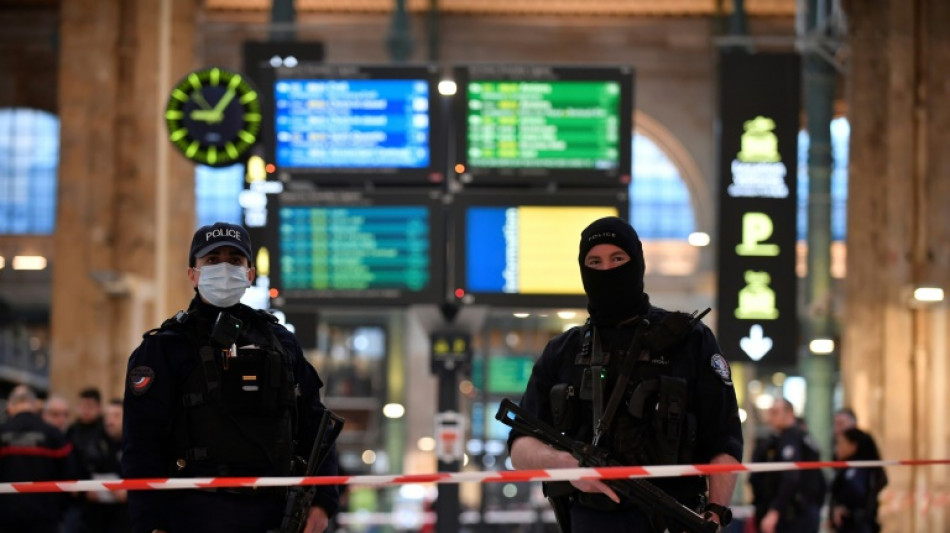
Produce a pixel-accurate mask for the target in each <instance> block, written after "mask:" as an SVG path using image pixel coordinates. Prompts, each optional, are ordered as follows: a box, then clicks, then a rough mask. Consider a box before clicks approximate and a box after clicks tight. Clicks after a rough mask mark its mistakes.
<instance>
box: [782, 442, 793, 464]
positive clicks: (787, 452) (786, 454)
mask: <svg viewBox="0 0 950 533" xmlns="http://www.w3.org/2000/svg"><path fill="white" fill-rule="evenodd" d="M793 457H795V447H794V446H792V445H791V444H787V445H786V446H785V447H784V448H782V459H785V460H786V461H791V460H792V458H793Z"/></svg>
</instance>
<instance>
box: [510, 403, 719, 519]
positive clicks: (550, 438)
mask: <svg viewBox="0 0 950 533" xmlns="http://www.w3.org/2000/svg"><path fill="white" fill-rule="evenodd" d="M509 413H512V414H514V418H512V417H510V416H509ZM495 418H496V419H497V420H498V421H499V422H501V423H503V424H505V425H506V426H508V427H510V428H512V429H515V430H517V431H519V432H521V433H524V434H526V435H529V436H531V437H534V438H536V439H538V440H539V441H541V442H543V443H545V444H547V445H549V446H553V447H555V448H557V449H559V450H563V451H566V452H568V453H570V454H571V455H572V456H574V458H575V459H577V462H578V464H579V465H580V466H581V467H595V468H596V467H605V466H624V465H622V464H621V463H619V462H617V461H615V460H613V459H611V458H610V456H609V455H608V453H607V452H606V451H605V450H604V449H602V448H598V447H597V446H594V445H593V444H585V443H583V442H580V441H576V440H574V439H572V438H570V437H568V436H566V435H563V434H562V433H561V432H559V431H557V430H556V429H554V428H553V427H551V426H550V425H548V424H547V423H545V422H543V421H541V420H538V419H537V418H536V417H535V416H534V415H532V414H531V413H528V412H527V411H525V410H524V409H522V408H521V406H519V405H517V404H516V403H514V402H512V401H511V400H508V399H507V398H506V399H504V400H502V402H501V405H500V406H499V408H498V413H496V414H495ZM603 482H604V483H605V484H606V485H607V486H608V487H610V488H611V489H613V491H614V492H616V493H617V494H618V495H619V496H620V497H621V498H623V499H624V500H625V501H628V502H630V503H632V504H633V505H634V506H636V507H637V508H638V509H640V510H641V511H643V512H644V513H645V514H646V515H647V516H649V517H650V519H651V521H652V522H653V524H654V526H656V530H657V531H663V530H664V529H667V530H668V531H670V533H682V532H684V531H686V532H689V533H716V531H718V530H719V526H718V525H717V524H716V523H715V522H712V521H709V520H706V519H705V518H703V517H702V516H700V515H698V514H697V513H696V512H694V511H693V510H692V509H690V508H689V507H686V506H685V505H683V504H681V503H680V502H678V501H677V500H676V499H675V498H673V497H672V496H670V495H669V494H667V493H665V492H663V491H662V490H660V489H659V488H657V487H656V486H655V485H653V484H651V483H650V482H648V481H645V480H642V479H604V480H603ZM558 525H559V527H562V528H564V527H565V526H564V524H562V523H561V522H560V521H559V523H558ZM566 527H570V521H569V519H568V522H567V526H566ZM562 531H563V529H562Z"/></svg>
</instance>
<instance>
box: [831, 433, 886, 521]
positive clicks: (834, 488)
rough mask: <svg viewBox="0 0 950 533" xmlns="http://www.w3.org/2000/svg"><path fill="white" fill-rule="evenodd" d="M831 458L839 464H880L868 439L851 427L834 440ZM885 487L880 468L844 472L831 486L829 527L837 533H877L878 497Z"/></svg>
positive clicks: (836, 474)
mask: <svg viewBox="0 0 950 533" xmlns="http://www.w3.org/2000/svg"><path fill="white" fill-rule="evenodd" d="M835 456H836V457H837V458H838V459H839V460H841V461H880V460H881V455H880V453H878V449H877V444H875V443H874V439H873V438H871V435H869V434H867V433H865V432H864V431H861V430H860V429H858V428H855V427H852V428H848V429H846V430H844V431H842V432H841V434H840V435H838V436H837V438H836V439H835ZM885 485H887V474H886V473H885V472H884V469H883V468H880V467H875V468H845V469H839V470H838V471H837V472H836V473H835V479H834V481H832V483H831V503H830V506H831V527H832V529H833V530H834V531H836V532H838V533H878V532H879V531H881V525H880V524H879V523H878V521H877V511H878V494H880V492H881V490H882V489H883V488H884V486H885Z"/></svg>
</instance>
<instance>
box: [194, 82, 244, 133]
mask: <svg viewBox="0 0 950 533" xmlns="http://www.w3.org/2000/svg"><path fill="white" fill-rule="evenodd" d="M234 95H235V91H234V89H232V88H230V87H228V91H227V92H226V93H224V96H222V97H221V99H220V100H218V103H217V104H215V106H214V109H195V110H194V111H192V112H191V113H190V114H189V115H188V116H189V117H191V120H197V121H200V122H208V123H209V124H215V123H217V122H221V120H222V119H223V118H224V110H225V109H226V108H227V107H228V104H230V103H231V100H232V99H234Z"/></svg>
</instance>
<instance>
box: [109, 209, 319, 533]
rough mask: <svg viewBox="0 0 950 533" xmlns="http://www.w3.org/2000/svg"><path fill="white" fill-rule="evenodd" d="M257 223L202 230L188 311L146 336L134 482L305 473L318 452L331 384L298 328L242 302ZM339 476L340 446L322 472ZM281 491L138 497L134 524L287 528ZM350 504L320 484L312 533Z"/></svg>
mask: <svg viewBox="0 0 950 533" xmlns="http://www.w3.org/2000/svg"><path fill="white" fill-rule="evenodd" d="M251 257H252V254H251V241H250V237H249V235H248V233H247V230H246V229H244V228H243V227H241V226H239V225H235V224H227V223H223V222H217V223H215V224H212V225H209V226H204V227H201V228H199V229H198V231H197V232H195V235H194V237H193V239H192V242H191V249H190V252H189V257H188V261H189V268H188V279H189V280H190V281H191V284H192V286H193V287H194V288H195V292H196V294H195V298H194V299H193V300H192V301H191V304H190V305H189V307H188V310H187V311H181V312H179V313H178V314H177V315H176V316H175V317H173V318H170V319H168V320H166V321H165V322H164V323H163V324H162V326H161V327H160V328H158V329H154V330H152V331H149V332H148V333H146V334H145V336H144V338H143V340H142V344H141V345H140V346H139V347H138V348H137V349H136V350H135V351H134V352H133V353H132V355H131V356H130V358H129V365H128V371H127V378H126V390H125V400H124V407H125V409H124V411H125V412H124V420H123V423H124V429H125V431H124V435H123V455H122V467H123V475H124V477H126V478H164V477H218V476H228V477H232V476H234V477H248V476H256V477H261V476H288V475H291V474H293V473H294V472H292V470H291V468H292V466H291V465H292V461H291V458H292V457H293V456H299V457H309V453H310V449H311V446H312V445H313V442H314V438H315V435H316V425H317V423H318V422H319V420H320V418H321V416H322V414H323V411H324V409H325V408H324V406H323V404H322V403H321V401H320V396H319V390H320V387H322V386H323V383H322V382H321V380H320V378H319V376H317V373H316V371H315V370H314V368H313V367H312V366H311V365H310V364H309V363H308V362H307V361H306V360H305V359H304V356H303V353H302V351H301V349H300V346H299V345H298V343H297V340H296V338H295V337H294V336H293V334H292V333H290V332H289V331H287V329H285V328H284V327H283V326H281V325H279V324H277V321H276V320H275V319H274V318H273V316H271V315H270V314H268V313H266V312H264V311H258V310H254V309H251V308H250V307H247V306H246V305H243V304H241V303H240V301H241V297H242V296H243V295H244V291H245V290H246V289H247V288H248V287H249V286H250V285H251V283H252V282H253V281H254V268H253V267H252V266H251ZM336 473H337V458H336V453H335V452H334V453H332V454H331V456H330V457H329V458H328V459H327V461H325V462H324V464H323V467H322V468H321V470H320V472H319V475H335V474H336ZM285 495H286V492H284V491H282V490H280V489H257V490H253V489H203V490H190V491H179V490H175V491H144V492H136V491H132V492H130V493H129V510H130V514H131V517H132V531H133V532H135V533H139V532H148V533H152V532H155V531H159V532H166V531H167V532H172V533H177V532H198V531H201V532H225V531H227V532H229V533H231V532H242V531H247V532H261V531H268V530H271V529H276V528H278V527H279V526H280V522H281V518H282V514H283V510H284V497H285ZM337 507H338V493H337V490H336V488H335V487H322V488H320V489H319V491H318V492H317V495H316V496H315V498H314V501H313V507H311V509H310V514H309V518H308V522H307V526H306V529H305V531H307V532H308V533H320V532H322V531H324V529H325V528H326V527H327V523H328V521H329V517H330V516H332V514H333V513H334V512H336V510H337Z"/></svg>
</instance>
